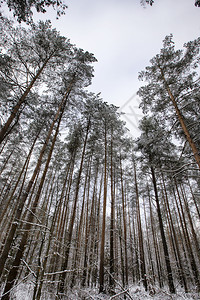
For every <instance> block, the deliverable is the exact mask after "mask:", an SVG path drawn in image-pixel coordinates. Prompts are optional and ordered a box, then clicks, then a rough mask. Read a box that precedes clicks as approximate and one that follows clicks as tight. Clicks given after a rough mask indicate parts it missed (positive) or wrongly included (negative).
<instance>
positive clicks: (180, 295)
mask: <svg viewBox="0 0 200 300" xmlns="http://www.w3.org/2000/svg"><path fill="white" fill-rule="evenodd" d="M32 291H33V286H31V285H27V284H20V285H19V286H18V287H17V288H16V289H15V292H14V291H13V297H12V300H14V299H15V300H32ZM125 295H126V297H125ZM64 299H66V300H122V299H123V300H124V299H127V300H150V299H151V300H153V299H155V300H176V299H177V300H186V299H187V300H200V294H198V293H195V292H192V291H191V292H190V293H187V294H186V293H185V292H183V291H182V290H180V289H177V292H176V294H175V295H171V294H170V293H169V292H168V291H167V289H160V288H153V289H152V292H145V290H144V289H143V287H141V286H130V287H129V290H127V293H126V292H125V291H122V290H119V291H117V290H116V294H115V295H113V296H110V295H107V294H99V293H98V290H97V289H95V288H94V289H89V288H87V289H81V288H78V287H77V288H74V289H73V290H71V291H69V293H68V294H67V295H66V297H65V298H64ZM42 300H55V293H53V292H52V295H51V294H50V293H49V292H47V293H46V295H44V294H43V296H42Z"/></svg>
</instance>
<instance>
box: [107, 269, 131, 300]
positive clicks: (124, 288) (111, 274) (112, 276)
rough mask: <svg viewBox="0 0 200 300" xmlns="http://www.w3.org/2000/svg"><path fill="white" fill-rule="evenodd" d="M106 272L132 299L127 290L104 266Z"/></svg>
mask: <svg viewBox="0 0 200 300" xmlns="http://www.w3.org/2000/svg"><path fill="white" fill-rule="evenodd" d="M105 270H106V272H107V273H108V274H109V275H110V276H111V277H112V278H113V280H114V281H115V282H116V283H117V285H118V286H119V287H120V288H121V289H122V290H123V292H124V293H125V294H127V296H128V297H129V298H130V299H131V300H134V299H133V298H132V297H131V295H130V294H129V292H128V291H127V290H126V289H125V288H124V287H123V286H122V285H121V284H120V283H119V282H118V281H117V280H116V279H115V278H114V276H113V275H112V274H111V273H110V272H109V271H108V270H107V269H106V268H105Z"/></svg>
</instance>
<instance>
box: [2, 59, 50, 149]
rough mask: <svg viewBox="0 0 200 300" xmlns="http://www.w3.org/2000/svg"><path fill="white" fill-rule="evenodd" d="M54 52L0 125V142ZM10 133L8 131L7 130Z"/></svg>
mask: <svg viewBox="0 0 200 300" xmlns="http://www.w3.org/2000/svg"><path fill="white" fill-rule="evenodd" d="M53 54H54V53H52V54H51V55H50V56H49V57H48V58H47V59H46V60H45V62H44V64H43V65H42V67H41V68H40V69H39V70H38V72H37V74H36V75H35V77H34V78H33V79H32V81H31V82H30V84H29V86H28V87H27V89H26V90H25V92H24V93H23V95H22V96H21V98H20V99H19V101H18V102H17V104H16V105H15V106H14V108H13V110H12V113H11V115H10V117H9V118H8V120H7V122H6V123H5V124H4V126H3V127H2V129H1V131H0V144H1V143H2V141H3V140H4V138H5V137H6V136H7V133H8V131H9V129H10V125H11V123H12V121H13V120H14V118H15V117H16V115H17V113H18V112H19V109H20V107H21V105H22V104H23V103H24V101H25V99H26V96H27V95H28V93H29V92H30V90H31V89H32V87H33V85H34V83H35V81H36V80H37V79H38V77H39V76H40V74H41V73H42V71H43V69H44V68H45V67H46V65H47V63H48V61H49V60H50V59H51V57H52V56H53ZM12 128H13V127H12ZM9 133H10V131H9Z"/></svg>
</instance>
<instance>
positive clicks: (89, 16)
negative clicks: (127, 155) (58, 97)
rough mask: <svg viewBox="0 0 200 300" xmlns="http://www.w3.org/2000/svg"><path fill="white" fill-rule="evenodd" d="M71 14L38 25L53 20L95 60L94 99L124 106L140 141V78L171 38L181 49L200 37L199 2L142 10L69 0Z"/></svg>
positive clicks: (162, 1) (164, 1)
mask: <svg viewBox="0 0 200 300" xmlns="http://www.w3.org/2000/svg"><path fill="white" fill-rule="evenodd" d="M65 3H66V4H67V5H68V9H67V10H66V14H65V15H64V16H61V17H60V18H59V20H56V13H55V11H53V10H48V12H47V13H46V14H44V15H43V14H39V15H38V14H37V15H36V16H35V20H38V19H43V20H44V19H51V21H52V25H53V27H55V28H56V29H57V30H58V31H60V33H61V34H62V35H63V36H66V37H67V38H69V39H70V40H71V42H72V43H74V44H76V46H77V47H80V48H82V49H84V50H87V51H89V52H91V53H93V54H94V55H95V57H96V58H97V60H98V62H97V63H95V64H94V68H95V73H94V76H95V77H94V78H93V83H92V85H91V86H90V87H89V88H88V89H89V90H90V91H92V92H94V93H99V92H101V96H102V98H103V100H104V101H106V102H108V103H110V104H111V103H112V104H114V105H116V106H119V111H120V112H121V111H123V112H125V113H126V115H125V116H124V117H123V118H124V120H126V122H127V127H128V128H129V129H130V134H131V135H132V136H133V137H136V136H137V135H138V134H139V130H138V129H137V125H138V120H139V118H140V117H141V115H142V114H141V112H140V111H139V110H138V105H139V98H138V97H137V96H135V94H136V92H137V90H138V88H139V87H140V86H141V85H143V84H144V83H143V82H140V81H138V73H139V72H140V71H142V70H143V69H144V68H145V67H146V66H147V65H149V60H150V59H151V58H152V57H153V56H154V55H156V54H157V53H159V51H160V49H161V47H162V41H163V39H164V38H165V36H166V35H168V34H170V33H172V34H173V36H174V42H175V45H176V47H177V48H182V46H183V44H184V43H185V42H188V41H190V40H194V39H195V38H197V37H198V36H199V33H200V8H198V7H195V6H194V0H155V3H154V5H153V6H152V7H151V6H149V5H148V6H146V8H143V7H142V6H141V5H140V0H101V1H94V0H71V1H70V0H65Z"/></svg>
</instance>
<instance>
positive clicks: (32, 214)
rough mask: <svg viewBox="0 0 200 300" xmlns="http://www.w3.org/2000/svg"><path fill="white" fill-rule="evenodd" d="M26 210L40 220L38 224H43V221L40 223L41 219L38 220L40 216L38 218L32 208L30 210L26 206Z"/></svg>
mask: <svg viewBox="0 0 200 300" xmlns="http://www.w3.org/2000/svg"><path fill="white" fill-rule="evenodd" d="M25 208H26V209H27V210H28V211H29V212H30V213H31V214H32V215H34V217H35V218H36V219H37V220H38V222H39V223H40V224H42V221H40V219H39V218H38V216H37V215H36V214H35V213H34V212H33V211H32V210H31V209H30V208H28V207H27V206H25Z"/></svg>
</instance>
